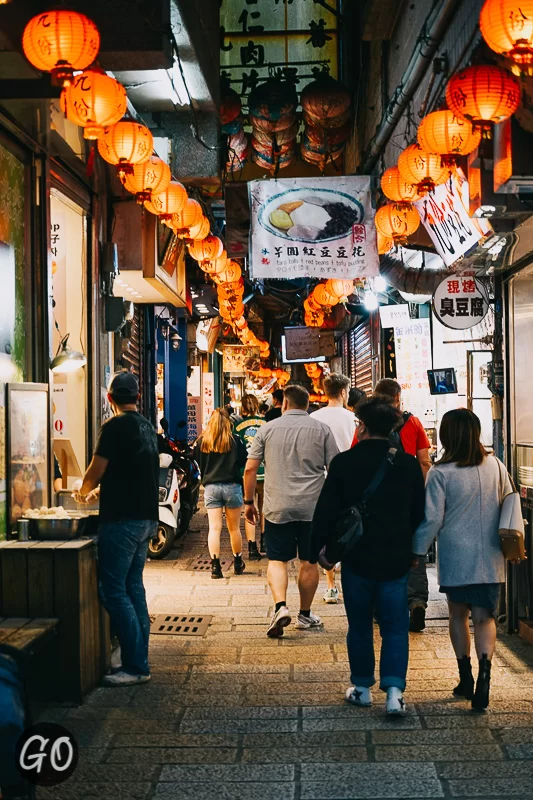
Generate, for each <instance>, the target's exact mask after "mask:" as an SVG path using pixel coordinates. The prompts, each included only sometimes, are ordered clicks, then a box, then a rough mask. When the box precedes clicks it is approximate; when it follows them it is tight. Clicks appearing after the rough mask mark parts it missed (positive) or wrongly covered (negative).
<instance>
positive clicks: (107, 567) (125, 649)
mask: <svg viewBox="0 0 533 800" xmlns="http://www.w3.org/2000/svg"><path fill="white" fill-rule="evenodd" d="M156 527H157V522H151V521H149V520H123V521H120V522H106V523H104V524H102V525H100V528H99V535H98V577H99V581H100V594H101V597H102V603H103V604H104V607H105V609H106V610H107V612H108V613H109V616H110V617H111V627H112V628H113V630H114V631H115V633H116V635H117V637H118V640H119V642H120V650H121V653H122V669H123V670H124V671H125V672H128V673H130V674H131V675H149V674H150V667H149V666H148V640H149V637H150V617H149V616H148V606H147V605H146V593H145V591H144V584H143V570H144V563H145V561H146V552H147V549H148V541H149V539H150V538H151V537H152V536H154V534H155V531H156Z"/></svg>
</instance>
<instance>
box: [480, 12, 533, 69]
mask: <svg viewBox="0 0 533 800" xmlns="http://www.w3.org/2000/svg"><path fill="white" fill-rule="evenodd" d="M479 27H480V29H481V35H482V36H483V38H484V39H485V41H486V43H487V44H488V46H489V47H490V48H491V50H494V52H495V53H502V54H503V55H505V56H508V57H509V58H512V59H513V61H514V62H515V63H516V64H518V65H519V66H520V68H521V69H525V70H526V71H529V68H530V67H531V65H532V64H533V0H486V2H485V5H484V6H483V8H482V9H481V14H480V17H479Z"/></svg>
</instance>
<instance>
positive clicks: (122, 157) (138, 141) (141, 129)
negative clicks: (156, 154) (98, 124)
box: [98, 121, 154, 179]
mask: <svg viewBox="0 0 533 800" xmlns="http://www.w3.org/2000/svg"><path fill="white" fill-rule="evenodd" d="M153 149H154V139H153V136H152V134H151V133H150V131H149V130H148V128H147V127H146V125H139V123H138V122H130V121H124V122H117V124H116V125H113V126H112V127H109V128H104V133H103V136H102V138H101V139H98V152H99V153H100V155H101V156H102V158H103V159H104V161H107V162H108V163H109V164H115V165H116V167H117V172H118V174H119V177H120V178H121V179H123V178H124V177H125V176H126V175H131V173H132V172H133V167H134V166H135V165H136V164H144V162H145V161H148V159H149V158H150V156H151V155H152V151H153Z"/></svg>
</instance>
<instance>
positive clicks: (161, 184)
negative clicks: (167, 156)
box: [124, 156, 171, 203]
mask: <svg viewBox="0 0 533 800" xmlns="http://www.w3.org/2000/svg"><path fill="white" fill-rule="evenodd" d="M170 179H171V174H170V167H169V166H168V164H165V162H164V161H163V160H162V159H161V158H158V157H157V156H150V158H149V159H148V161H145V162H144V164H136V165H135V166H134V167H133V172H132V173H131V175H126V177H125V179H124V187H125V188H126V189H127V190H128V192H131V193H132V194H134V195H135V197H136V199H137V202H138V203H146V202H147V201H148V200H150V198H151V197H152V194H154V195H155V194H161V192H164V191H165V189H166V188H167V187H168V185H169V183H170Z"/></svg>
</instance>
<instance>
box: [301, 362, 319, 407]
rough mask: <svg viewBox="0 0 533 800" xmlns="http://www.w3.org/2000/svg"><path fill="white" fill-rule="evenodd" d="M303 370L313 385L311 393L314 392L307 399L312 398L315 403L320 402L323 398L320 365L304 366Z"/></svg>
mask: <svg viewBox="0 0 533 800" xmlns="http://www.w3.org/2000/svg"><path fill="white" fill-rule="evenodd" d="M304 369H305V371H306V373H307V377H308V378H310V380H311V383H312V384H313V391H314V392H315V394H314V395H311V397H310V398H309V399H310V400H311V398H313V402H315V403H316V402H321V401H322V400H323V398H324V389H323V388H322V378H323V375H324V369H323V367H321V365H320V364H304Z"/></svg>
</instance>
